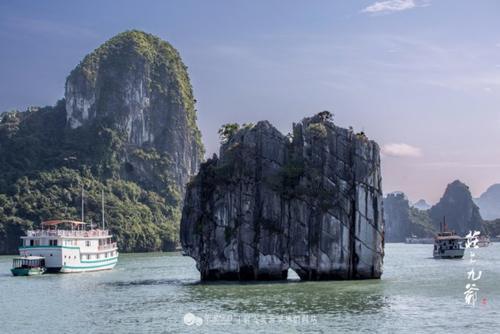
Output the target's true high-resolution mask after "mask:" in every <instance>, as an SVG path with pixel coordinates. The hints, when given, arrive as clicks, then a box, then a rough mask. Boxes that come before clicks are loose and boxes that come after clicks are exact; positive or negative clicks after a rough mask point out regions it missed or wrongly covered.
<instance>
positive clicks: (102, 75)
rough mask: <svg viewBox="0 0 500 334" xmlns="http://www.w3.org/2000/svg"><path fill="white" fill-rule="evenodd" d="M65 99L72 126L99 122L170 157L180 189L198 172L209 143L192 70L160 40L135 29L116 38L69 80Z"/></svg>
mask: <svg viewBox="0 0 500 334" xmlns="http://www.w3.org/2000/svg"><path fill="white" fill-rule="evenodd" d="M65 100H66V119H67V124H68V125H69V126H70V127H71V128H78V127H80V126H82V125H83V124H86V123H89V122H92V121H95V120H97V121H100V122H103V123H106V124H108V125H109V126H112V127H113V128H114V129H117V130H120V131H122V132H124V133H125V134H126V137H127V143H129V144H130V145H133V146H135V147H151V148H154V149H156V150H158V151H159V152H165V153H167V154H168V155H169V156H170V159H171V160H172V162H173V163H174V164H175V169H176V174H177V176H178V181H179V184H180V185H184V184H185V183H186V182H187V180H188V177H189V175H190V174H193V173H195V172H196V171H197V169H198V166H199V163H200V161H201V159H202V158H203V145H202V143H201V135H200V131H199V130H198V127H197V125H196V111H195V107H194V104H195V100H194V97H193V92H192V89H191V85H190V83H189V77H188V73H187V68H186V66H185V65H184V64H183V62H182V60H181V58H180V56H179V53H178V52H177V50H175V49H174V48H173V47H172V46H171V45H170V44H169V43H167V42H165V41H163V40H161V39H159V38H158V37H155V36H153V35H150V34H147V33H144V32H141V31H135V30H132V31H126V32H124V33H121V34H119V35H117V36H115V37H113V38H111V39H110V40H109V41H107V42H106V43H104V44H103V45H101V46H100V47H99V48H97V49H96V50H94V51H93V52H92V53H90V54H88V55H87V56H86V57H85V58H84V59H83V60H82V62H81V63H80V64H79V65H78V66H77V67H76V68H75V69H74V70H73V71H72V72H71V74H70V75H69V76H68V78H67V80H66V93H65ZM131 163H132V164H134V162H133V161H132V162H131ZM139 167H141V166H139Z"/></svg>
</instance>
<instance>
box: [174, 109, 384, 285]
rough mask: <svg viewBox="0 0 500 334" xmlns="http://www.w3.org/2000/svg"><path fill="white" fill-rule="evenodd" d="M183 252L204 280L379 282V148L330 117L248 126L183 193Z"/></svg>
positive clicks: (381, 250) (381, 252)
mask: <svg viewBox="0 0 500 334" xmlns="http://www.w3.org/2000/svg"><path fill="white" fill-rule="evenodd" d="M181 243H182V247H183V249H184V252H185V254H186V255H189V256H191V257H193V258H194V259H195V260H196V264H197V268H198V269H199V271H200V273H201V278H202V279H203V280H274V279H278V280H279V279H285V278H286V277H287V272H288V269H293V270H294V271H295V272H296V273H297V274H298V275H299V276H300V278H301V279H303V280H329V279H363V278H379V277H380V276H381V274H382V263H383V256H384V223H383V212H382V188H381V175H380V157H379V147H378V145H377V144H376V143H375V142H373V141H370V140H368V139H367V138H366V136H365V135H364V134H354V133H353V132H352V131H351V130H348V129H343V128H340V127H338V126H336V125H334V124H333V122H332V121H331V116H330V115H329V113H325V112H323V113H320V114H317V115H315V116H313V117H310V118H305V119H303V120H302V122H300V123H298V124H295V125H294V126H293V135H292V136H284V135H282V134H281V133H280V132H279V131H278V130H276V129H275V128H274V127H273V126H272V125H271V124H270V123H269V122H267V121H261V122H259V123H257V124H256V125H254V126H245V127H244V128H242V129H240V130H239V131H237V132H236V133H234V134H233V135H231V136H230V137H229V138H228V140H227V142H225V143H224V144H223V145H222V146H221V148H220V154H219V157H217V156H214V157H213V158H212V159H209V160H208V161H207V162H205V163H204V164H202V165H201V167H200V171H199V173H198V175H196V177H195V178H194V179H193V180H192V181H191V183H190V184H189V185H188V186H187V191H186V197H185V202H184V208H183V213H182V220H181Z"/></svg>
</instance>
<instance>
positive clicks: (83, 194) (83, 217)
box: [82, 183, 85, 223]
mask: <svg viewBox="0 0 500 334" xmlns="http://www.w3.org/2000/svg"><path fill="white" fill-rule="evenodd" d="M84 196H85V193H84V190H83V183H82V223H83V220H84V219H85V214H84V209H85V208H84V200H83V199H84Z"/></svg>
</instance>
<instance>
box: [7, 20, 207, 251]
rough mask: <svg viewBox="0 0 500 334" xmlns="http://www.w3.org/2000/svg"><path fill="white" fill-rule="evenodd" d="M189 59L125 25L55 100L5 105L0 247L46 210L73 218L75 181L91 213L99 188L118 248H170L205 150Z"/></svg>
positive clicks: (11, 246)
mask: <svg viewBox="0 0 500 334" xmlns="http://www.w3.org/2000/svg"><path fill="white" fill-rule="evenodd" d="M186 69H187V68H186V66H185V65H184V64H183V63H182V60H181V58H180V56H179V53H178V52H177V51H176V50H175V49H174V48H173V47H172V46H171V45H170V44H168V43H167V42H165V41H162V40H161V39H159V38H158V37H155V36H153V35H150V34H146V33H143V32H140V31H136V30H133V31H127V32H124V33H122V34H119V35H117V36H115V37H113V38H111V39H110V40H109V41H107V42H106V43H104V44H103V45H102V46H100V47H98V48H97V49H96V50H94V51H93V52H92V53H90V54H89V55H87V56H86V57H85V58H84V59H83V60H82V62H81V63H80V64H79V65H78V66H77V67H76V68H75V69H74V70H73V71H72V72H71V74H70V75H69V77H68V79H67V87H66V95H65V99H62V100H60V101H58V102H57V104H56V105H55V106H52V107H43V108H30V109H28V110H27V111H25V112H19V111H12V112H7V113H3V114H1V115H0V253H16V252H17V247H18V245H19V242H20V240H19V237H20V235H22V234H23V233H24V232H25V231H26V230H27V229H30V228H36V227H38V226H39V224H40V222H41V221H43V220H47V219H58V218H72V219H79V217H80V209H79V208H80V201H81V195H80V192H81V188H80V185H81V184H83V186H84V188H85V192H86V196H85V201H86V212H85V220H86V221H87V222H94V223H100V221H101V213H100V212H101V208H100V198H101V191H102V190H103V191H104V193H105V201H106V215H107V217H106V221H107V224H108V226H109V228H110V229H111V231H112V232H113V234H114V235H115V236H116V237H117V239H118V245H119V248H120V250H121V251H127V252H129V251H156V250H172V249H174V248H175V247H176V246H177V244H178V239H179V238H178V231H179V220H180V205H181V200H182V196H183V193H184V187H185V185H184V183H185V182H186V181H187V179H188V178H189V175H190V174H192V173H194V172H195V171H196V170H197V168H198V165H199V163H200V162H201V160H202V157H203V145H202V143H201V135H200V131H199V130H198V127H197V126H196V110H195V102H196V101H195V99H194V97H193V92H192V88H191V85H190V83H189V77H188V74H187V71H186ZM144 85H146V87H144ZM138 92H139V93H138ZM141 92H142V93H141ZM141 94H142V95H141ZM68 101H69V102H68ZM68 106H69V109H68ZM82 106H84V107H82ZM82 108H83V109H82ZM82 110H84V111H85V115H84V113H83V112H82ZM71 120H76V122H75V123H71V122H70V121H71ZM142 129H145V130H144V131H147V132H141V131H143V130H142ZM134 131H135V132H134ZM136 138H139V140H136ZM144 138H147V139H144Z"/></svg>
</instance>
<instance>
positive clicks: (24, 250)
mask: <svg viewBox="0 0 500 334" xmlns="http://www.w3.org/2000/svg"><path fill="white" fill-rule="evenodd" d="M86 225H87V224H85V223H84V222H80V221H72V220H50V221H45V222H43V223H42V228H41V229H39V230H32V231H28V233H27V235H26V236H23V237H21V239H22V241H23V243H22V246H21V247H20V248H19V253H20V255H21V256H22V257H31V256H39V257H43V258H44V259H45V268H46V269H47V271H48V272H62V273H74V272H83V271H96V270H106V269H113V267H114V266H115V265H116V263H117V262H118V248H117V245H116V242H113V241H112V235H111V234H110V233H109V231H108V230H106V229H89V230H86V229H85V226H86ZM65 226H69V227H70V228H61V227H65Z"/></svg>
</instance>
